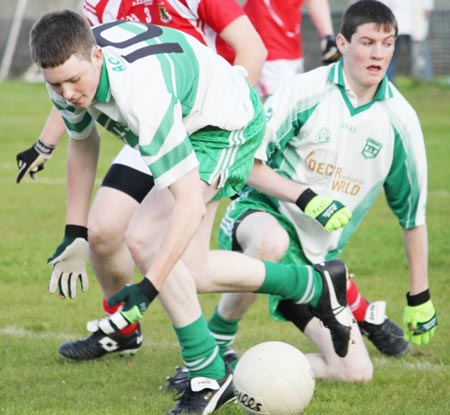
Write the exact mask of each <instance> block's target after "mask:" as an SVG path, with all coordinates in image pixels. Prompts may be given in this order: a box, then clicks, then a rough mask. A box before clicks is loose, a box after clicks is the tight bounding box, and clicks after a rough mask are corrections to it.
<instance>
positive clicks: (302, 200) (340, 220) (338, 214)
mask: <svg viewBox="0 0 450 415" xmlns="http://www.w3.org/2000/svg"><path fill="white" fill-rule="evenodd" d="M295 204H296V205H297V206H298V207H299V208H300V209H301V210H302V211H303V212H305V214H306V215H307V216H309V217H310V218H313V219H315V220H317V221H318V222H319V223H320V224H321V225H322V226H323V227H324V228H325V230H326V231H328V232H332V231H335V230H337V229H340V228H342V227H344V226H345V225H347V223H349V222H350V219H351V218H352V212H350V210H349V209H348V208H347V207H345V206H344V205H343V204H342V203H341V202H339V201H337V200H333V199H331V198H330V197H327V196H320V195H318V194H317V193H315V192H314V191H312V190H311V189H309V188H308V189H306V190H305V191H304V192H303V193H302V194H301V195H300V196H299V197H298V199H297V200H296V202H295Z"/></svg>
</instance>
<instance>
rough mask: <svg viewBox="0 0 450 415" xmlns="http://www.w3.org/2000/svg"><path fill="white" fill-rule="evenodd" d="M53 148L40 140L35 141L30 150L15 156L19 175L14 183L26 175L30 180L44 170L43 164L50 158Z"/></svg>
mask: <svg viewBox="0 0 450 415" xmlns="http://www.w3.org/2000/svg"><path fill="white" fill-rule="evenodd" d="M54 149H55V146H48V145H47V144H45V143H44V142H43V141H42V140H41V139H39V140H37V141H36V143H34V144H33V145H32V146H31V147H30V148H28V149H27V150H25V151H22V152H20V153H18V154H17V155H16V161H17V167H18V168H19V174H18V175H17V179H16V183H20V181H21V180H22V179H23V178H24V176H25V175H26V174H27V173H28V174H29V175H30V177H31V178H32V179H34V176H35V175H36V173H38V172H40V171H41V170H44V164H45V162H46V161H47V160H49V159H50V158H51V157H52V153H53V150H54Z"/></svg>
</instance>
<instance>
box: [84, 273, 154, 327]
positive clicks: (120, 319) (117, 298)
mask: <svg viewBox="0 0 450 415" xmlns="http://www.w3.org/2000/svg"><path fill="white" fill-rule="evenodd" d="M158 294H159V293H158V290H157V289H156V288H155V287H154V285H153V284H152V283H151V281H150V280H149V279H148V278H146V277H144V279H143V280H142V281H141V282H140V283H138V284H127V285H125V287H123V288H122V289H121V290H120V291H119V292H118V293H116V294H114V295H113V296H112V297H111V298H110V299H109V300H108V305H110V306H112V307H114V306H117V305H119V304H121V303H122V307H121V309H120V311H117V312H116V313H114V314H111V315H110V316H108V317H106V318H102V319H100V320H93V321H90V322H88V324H87V329H88V330H89V331H90V332H95V331H97V330H101V331H103V333H105V334H111V333H114V332H116V331H119V330H122V329H123V328H125V327H127V326H128V325H129V324H132V323H134V322H136V321H138V320H141V319H142V317H143V316H144V313H145V310H147V308H148V306H149V305H150V303H151V302H152V301H153V300H154V299H155V298H156V296H157V295H158Z"/></svg>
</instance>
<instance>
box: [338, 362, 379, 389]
mask: <svg viewBox="0 0 450 415" xmlns="http://www.w3.org/2000/svg"><path fill="white" fill-rule="evenodd" d="M359 363H360V364H359V365H357V366H353V365H352V367H347V366H345V367H344V368H343V369H342V370H341V371H340V375H339V378H340V380H342V381H344V382H349V383H367V382H370V381H371V380H372V378H373V364H372V362H371V361H370V360H367V361H365V362H359Z"/></svg>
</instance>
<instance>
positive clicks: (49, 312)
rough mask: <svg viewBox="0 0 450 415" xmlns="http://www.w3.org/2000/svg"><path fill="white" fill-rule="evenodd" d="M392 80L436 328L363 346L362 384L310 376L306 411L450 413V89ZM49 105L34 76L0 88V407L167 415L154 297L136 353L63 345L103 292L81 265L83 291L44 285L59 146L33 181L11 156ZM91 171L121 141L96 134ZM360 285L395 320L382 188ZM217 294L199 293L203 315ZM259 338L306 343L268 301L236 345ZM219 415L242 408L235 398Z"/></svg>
mask: <svg viewBox="0 0 450 415" xmlns="http://www.w3.org/2000/svg"><path fill="white" fill-rule="evenodd" d="M400 88H401V89H402V90H403V91H404V93H405V95H406V96H407V98H409V100H410V102H411V103H412V104H413V105H414V106H415V107H416V109H417V112H418V114H419V117H420V118H421V120H422V124H423V129H424V134H425V140H426V148H427V154H428V160H429V200H428V227H429V241H430V261H429V264H430V266H429V268H430V269H429V277H430V287H431V293H432V298H433V301H434V304H435V307H436V309H437V311H438V317H439V327H438V330H437V331H436V335H435V337H434V339H433V341H432V342H431V344H429V345H427V346H423V347H420V348H417V347H414V348H413V350H412V352H411V354H410V355H408V356H406V357H404V358H401V359H392V358H386V357H383V356H382V355H380V354H379V353H378V352H377V351H376V350H375V349H374V348H373V347H372V345H371V344H369V343H367V344H368V349H369V352H370V354H371V357H372V359H373V362H374V366H375V374H374V379H373V381H372V382H370V383H369V384H365V385H354V384H344V383H339V382H317V384H316V392H315V395H314V398H313V401H312V402H311V404H310V406H309V407H308V408H307V410H306V411H305V412H304V413H305V414H306V415H309V414H311V415H312V414H316V415H317V414H320V415H322V414H326V415H335V414H336V415H337V414H347V415H352V414H358V415H359V414H365V415H377V414H380V415H381V414H383V415H399V414H404V415H423V414H426V415H443V414H449V413H450V331H449V323H448V322H449V318H448V316H449V314H450V306H449V304H450V301H449V299H450V284H449V281H450V272H449V270H450V259H449V254H450V219H449V217H450V165H449V158H450V89H448V88H447V89H445V88H444V87H442V86H438V85H431V86H416V85H413V84H411V83H409V81H408V80H406V79H404V80H401V83H400ZM49 108H50V104H49V102H48V99H47V97H46V92H45V88H44V86H43V85H42V84H35V85H31V84H25V83H21V82H8V83H5V84H2V85H0V131H1V132H0V135H1V140H0V185H1V187H0V189H1V194H0V206H1V216H2V217H1V219H2V223H1V237H0V253H1V254H0V255H1V256H0V316H1V318H0V414H1V415H25V414H26V415H34V414H45V415H54V414H58V415H59V414H64V415H65V414H77V415H87V414H89V415H115V414H117V415H119V414H120V415H124V414H130V415H131V414H132V415H139V414H146V415H154V414H155V415H156V414H163V413H165V411H167V410H168V409H169V408H171V407H172V406H173V400H172V396H170V395H169V394H166V393H163V392H160V391H159V390H158V387H159V386H160V385H161V384H163V383H164V378H165V376H166V375H168V374H172V372H173V369H174V366H175V365H176V364H180V363H181V361H180V357H179V352H178V346H177V342H176V339H175V336H174V334H173V332H172V330H171V328H170V323H169V321H168V319H167V317H166V316H165V314H164V312H163V310H162V308H161V307H160V305H159V303H158V302H155V304H153V305H152V306H151V308H150V309H149V310H148V311H147V314H146V316H145V318H144V320H143V331H144V335H145V340H144V345H143V347H142V350H141V351H140V352H139V353H138V354H137V355H136V356H134V357H133V358H119V357H118V356H107V357H105V358H103V359H101V360H99V361H94V362H89V363H72V362H68V361H65V360H63V359H62V358H61V357H60V356H59V355H58V353H57V349H58V347H59V345H60V344H61V343H62V342H64V341H66V340H70V339H76V338H79V337H84V336H85V335H86V334H87V333H86V331H85V323H86V321H87V320H90V319H93V318H97V317H99V316H101V314H102V310H101V303H100V299H101V295H100V290H99V288H98V284H97V283H96V281H95V278H94V276H93V274H92V271H91V269H89V274H90V282H91V288H90V289H89V291H88V292H87V293H84V294H82V295H79V297H78V298H77V299H76V300H70V301H69V300H66V301H60V300H59V299H58V298H57V296H53V295H50V294H49V293H48V292H47V283H48V278H49V268H48V266H47V265H46V259H47V257H48V256H50V255H51V254H52V253H53V251H54V249H55V247H56V246H57V244H58V243H59V242H60V240H61V238H62V233H63V226H64V201H65V180H64V177H65V176H64V163H65V145H62V146H61V147H60V148H58V149H57V151H56V152H55V154H54V156H53V159H52V160H51V161H50V162H49V163H47V166H46V169H45V170H44V171H43V172H41V173H40V174H39V178H38V180H36V181H31V180H29V179H28V180H27V181H25V182H24V183H22V184H20V185H17V184H16V183H15V179H16V174H17V168H16V164H15V155H16V153H17V152H19V151H22V150H24V149H25V148H27V147H28V146H29V145H31V143H32V142H33V141H34V140H36V138H37V136H38V134H39V132H40V129H41V127H42V125H43V121H44V120H45V117H46V115H47V114H48V110H49ZM104 138H105V139H104V140H103V145H102V154H101V164H100V171H99V176H98V177H99V178H100V177H102V175H103V173H104V172H105V171H106V169H107V168H108V166H109V163H110V162H111V160H112V157H113V156H114V155H115V153H116V152H117V151H118V150H119V148H120V143H119V141H118V140H117V139H115V138H111V137H109V136H108V137H107V136H106V134H105V135H104ZM343 258H344V259H345V260H346V261H347V263H348V264H349V266H350V268H351V271H352V272H354V273H355V274H356V275H357V283H358V284H359V286H360V288H361V290H362V292H363V293H364V294H365V295H366V296H367V297H369V298H370V299H372V300H377V299H385V300H387V302H388V310H387V311H388V314H389V316H390V317H391V318H392V319H394V320H395V321H397V322H400V321H401V318H402V313H403V308H404V305H405V293H406V291H407V289H408V273H407V266H406V260H405V258H404V253H403V248H402V237H401V232H400V228H399V226H398V224H397V223H396V220H395V218H394V217H393V215H392V214H391V213H390V212H389V211H388V208H387V207H386V203H385V201H384V198H383V197H382V196H381V197H380V198H379V199H378V200H377V203H376V205H375V207H374V209H372V211H371V213H370V214H369V216H368V217H367V219H366V220H365V222H364V223H363V225H362V226H361V228H360V229H359V231H358V232H357V234H356V235H355V236H354V238H353V239H352V241H351V242H350V244H349V246H348V248H347V250H346V252H345V255H344V257H343ZM217 299H218V296H217V295H202V296H201V301H202V304H203V306H204V311H205V314H206V315H207V316H208V315H210V313H211V312H212V310H213V307H214V305H215V303H216V301H217ZM267 340H282V341H286V342H289V343H291V344H293V345H295V346H297V347H298V348H300V349H301V350H303V351H304V352H308V351H313V348H312V346H311V344H310V343H309V342H308V341H307V340H306V339H305V338H304V337H303V336H302V335H301V334H300V333H299V332H298V331H296V330H295V329H294V328H293V327H291V326H290V325H289V324H288V323H275V322H272V321H270V320H269V317H268V313H267V304H266V301H265V298H264V297H261V298H259V300H258V301H257V303H256V304H255V306H254V307H253V308H252V309H251V310H250V312H249V313H248V315H247V316H246V318H245V319H244V320H243V322H242V324H241V331H240V335H239V338H238V340H237V342H236V344H235V346H236V349H237V351H238V352H240V353H242V352H243V351H244V350H245V349H246V348H248V347H249V346H251V345H253V344H256V343H259V342H262V341H267ZM217 413H218V414H222V415H223V414H230V415H238V414H243V413H244V412H243V411H242V410H241V409H240V408H239V407H238V406H237V405H231V406H227V407H224V408H223V409H221V410H220V411H218V412H217Z"/></svg>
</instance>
